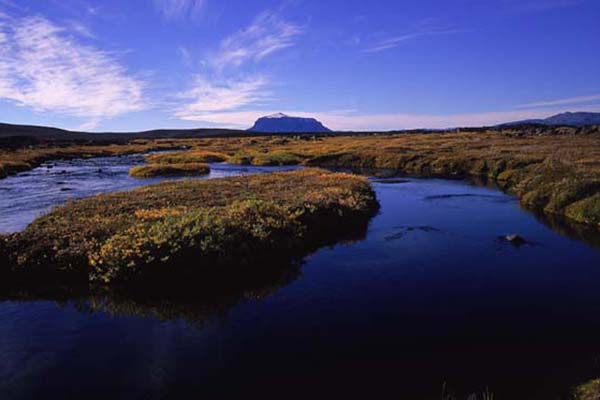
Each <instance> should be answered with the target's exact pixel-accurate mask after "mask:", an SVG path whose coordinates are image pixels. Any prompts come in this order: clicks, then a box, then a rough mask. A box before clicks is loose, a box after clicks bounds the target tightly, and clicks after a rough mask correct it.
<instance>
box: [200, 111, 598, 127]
mask: <svg viewBox="0 0 600 400" xmlns="http://www.w3.org/2000/svg"><path fill="white" fill-rule="evenodd" d="M580 110H581V111H590V112H600V106H587V107H582V108H581V109H580ZM279 111H281V112H283V113H285V114H287V115H293V116H299V117H314V118H317V119H318V120H319V121H321V122H323V124H325V125H326V126H327V127H329V128H331V129H333V130H340V131H352V130H354V131H388V130H401V129H419V128H424V129H445V128H453V127H469V126H474V127H478V126H492V125H498V124H501V123H505V122H511V121H519V120H523V119H537V118H546V117H549V116H551V115H554V114H556V113H558V112H561V111H566V110H556V109H544V110H507V111H495V112H481V113H462V114H447V115H433V114H404V113H388V114H361V113H357V112H355V111H346V112H344V111H332V112H314V113H310V112H305V111H293V110H272V109H271V110H246V111H234V112H217V113H209V114H205V115H198V116H196V117H194V118H190V119H191V120H194V121H199V122H206V123H211V124H214V125H217V126H221V127H229V128H248V127H250V126H251V125H252V123H253V122H254V121H255V120H256V119H258V118H260V117H262V116H264V115H269V114H274V113H275V112H279Z"/></svg>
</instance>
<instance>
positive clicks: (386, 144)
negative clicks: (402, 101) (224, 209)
mask: <svg viewBox="0 0 600 400" xmlns="http://www.w3.org/2000/svg"><path fill="white" fill-rule="evenodd" d="M196 146H197V147H196V150H198V149H202V150H206V151H213V152H217V153H222V154H227V155H228V156H229V160H228V161H229V162H233V163H239V164H253V165H282V164H285V165H289V164H301V165H307V166H316V167H324V168H347V169H356V170H359V171H360V170H363V169H375V170H386V171H387V172H388V173H390V172H391V173H397V174H407V175H412V176H420V177H439V178H457V177H467V176H471V177H477V178H484V179H486V180H491V181H493V182H495V183H496V184H497V185H498V186H499V187H501V188H502V189H504V190H506V191H507V192H509V193H511V194H514V195H516V196H517V197H518V198H519V200H520V201H521V203H522V204H523V205H525V206H527V207H531V208H534V209H537V210H542V211H543V212H545V213H547V214H552V215H560V216H564V217H566V218H568V219H570V220H572V221H575V222H578V223H583V224H587V225H591V226H595V227H598V228H600V128H599V127H585V128H546V129H543V128H540V129H538V130H536V129H533V128H532V129H530V130H527V129H525V130H523V129H521V130H519V129H505V130H495V131H488V132H455V133H444V134H440V133H435V134H382V135H368V136H366V135H365V136H347V137H341V136H338V137H316V136H315V137H312V138H311V137H259V138H230V139H202V140H199V141H198V144H197V145H196ZM183 154H185V153H183ZM183 154H181V155H180V156H179V157H183Z"/></svg>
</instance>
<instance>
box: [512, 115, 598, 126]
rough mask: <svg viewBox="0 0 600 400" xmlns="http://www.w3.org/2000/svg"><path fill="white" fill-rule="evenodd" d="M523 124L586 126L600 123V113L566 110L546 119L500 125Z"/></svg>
mask: <svg viewBox="0 0 600 400" xmlns="http://www.w3.org/2000/svg"><path fill="white" fill-rule="evenodd" d="M523 124H539V125H548V126H555V125H566V126H585V125H600V113H593V112H564V113H560V114H556V115H553V116H551V117H548V118H544V119H525V120H522V121H515V122H507V123H504V124H501V125H500V126H507V125H523Z"/></svg>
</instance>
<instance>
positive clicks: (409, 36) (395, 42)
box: [364, 18, 466, 53]
mask: <svg viewBox="0 0 600 400" xmlns="http://www.w3.org/2000/svg"><path fill="white" fill-rule="evenodd" d="M462 32H466V31H465V30H464V29H456V28H453V27H450V26H448V25H443V24H441V23H440V22H439V21H438V20H437V19H435V18H426V19H422V20H421V21H419V22H417V23H416V24H415V26H414V29H413V30H412V31H411V32H406V33H403V34H399V35H393V36H387V37H384V38H380V39H379V40H377V41H375V42H374V43H372V44H371V45H370V46H369V47H367V48H366V49H364V52H365V53H377V52H380V51H384V50H389V49H393V48H394V47H397V46H399V45H400V44H402V43H403V42H406V41H409V40H413V39H418V38H421V37H425V36H438V35H451V34H455V33H462Z"/></svg>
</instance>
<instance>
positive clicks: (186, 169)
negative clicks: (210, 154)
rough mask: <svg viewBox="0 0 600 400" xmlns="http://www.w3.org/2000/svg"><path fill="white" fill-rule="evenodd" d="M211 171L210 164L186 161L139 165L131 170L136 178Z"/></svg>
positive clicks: (131, 173) (131, 174)
mask: <svg viewBox="0 0 600 400" xmlns="http://www.w3.org/2000/svg"><path fill="white" fill-rule="evenodd" d="M209 172H210V167H209V166H208V164H203V163H195V162H186V163H181V164H149V165H138V166H135V167H132V168H131V169H130V170H129V175H130V176H132V177H134V178H155V177H157V176H198V175H206V174H208V173H209Z"/></svg>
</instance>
